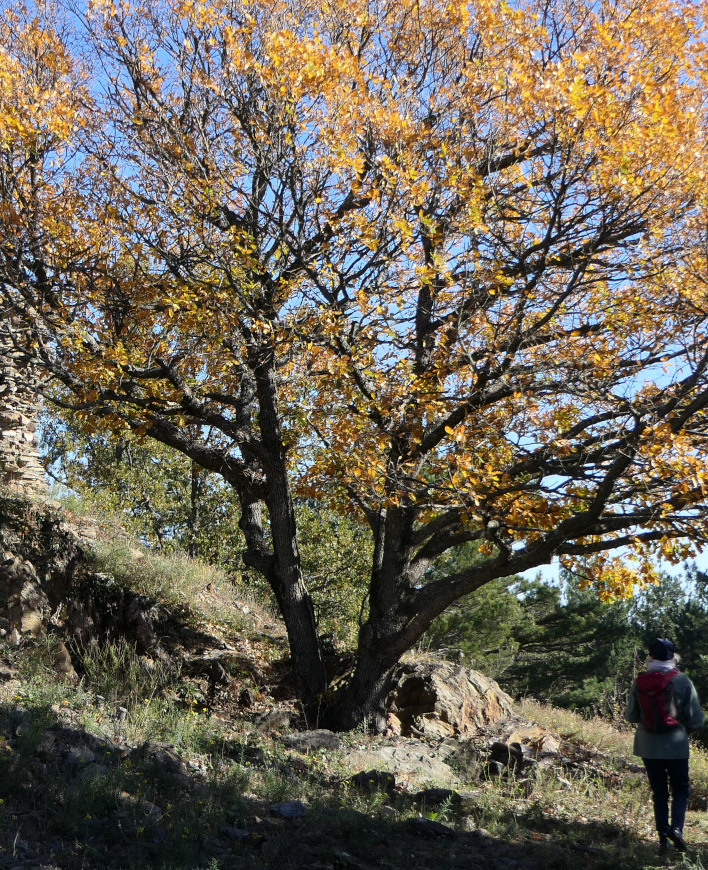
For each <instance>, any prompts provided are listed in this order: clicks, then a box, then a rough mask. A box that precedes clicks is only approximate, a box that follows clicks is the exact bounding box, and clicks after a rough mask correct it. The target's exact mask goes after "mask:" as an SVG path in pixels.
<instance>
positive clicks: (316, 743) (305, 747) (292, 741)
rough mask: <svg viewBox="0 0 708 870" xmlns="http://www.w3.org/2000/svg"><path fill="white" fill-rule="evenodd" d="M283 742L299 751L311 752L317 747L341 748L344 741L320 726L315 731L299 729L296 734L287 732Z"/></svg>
mask: <svg viewBox="0 0 708 870" xmlns="http://www.w3.org/2000/svg"><path fill="white" fill-rule="evenodd" d="M283 743H284V744H285V745H286V746H287V747H288V748H289V749H295V750H296V751H297V752H303V753H304V752H311V751H312V750H317V749H341V748H342V741H341V739H340V738H339V737H338V736H337V735H336V734H334V733H333V732H332V731H327V730H325V729H324V728H319V729H317V730H314V731H298V732H296V733H294V734H286V735H285V736H284V737H283Z"/></svg>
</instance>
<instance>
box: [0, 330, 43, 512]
mask: <svg viewBox="0 0 708 870" xmlns="http://www.w3.org/2000/svg"><path fill="white" fill-rule="evenodd" d="M23 332H24V330H23V327H22V325H21V321H20V320H19V319H18V318H16V317H13V316H11V315H10V316H7V315H5V316H4V317H3V319H2V322H0V484H2V485H4V486H6V487H8V488H9V489H10V490H12V491H13V492H16V493H18V494H22V495H28V496H34V495H36V496H45V495H46V494H47V493H48V485H47V477H46V474H45V471H44V468H43V467H42V464H41V462H40V458H39V437H38V434H37V430H38V423H37V418H38V412H39V400H38V392H37V384H38V374H37V372H36V371H35V370H34V367H33V366H32V364H31V362H29V361H28V359H27V355H26V353H25V352H24V351H23V350H22V344H23V339H24V335H23Z"/></svg>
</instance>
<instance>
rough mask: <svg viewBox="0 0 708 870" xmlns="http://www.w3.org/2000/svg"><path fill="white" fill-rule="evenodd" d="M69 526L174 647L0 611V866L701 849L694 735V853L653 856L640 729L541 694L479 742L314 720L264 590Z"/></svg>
mask: <svg viewBox="0 0 708 870" xmlns="http://www.w3.org/2000/svg"><path fill="white" fill-rule="evenodd" d="M74 525H78V526H81V527H82V528H83V532H82V534H83V537H84V540H89V539H90V540H91V541H92V544H91V546H92V550H93V557H92V558H93V559H94V566H93V567H94V569H95V575H93V576H94V580H95V578H99V579H98V580H95V582H96V583H103V584H104V585H105V587H106V588H108V589H113V588H114V586H117V587H119V588H120V589H121V590H123V591H122V592H121V594H120V595H119V596H118V598H119V599H120V600H121V601H131V600H137V601H139V602H140V607H141V608H143V612H144V613H147V614H149V615H150V617H151V622H150V625H152V626H153V628H155V627H157V628H156V630H157V631H158V633H159V640H160V643H159V645H158V646H157V647H156V650H157V651H156V652H155V653H154V654H152V655H145V654H143V655H140V654H139V652H138V649H139V643H136V642H135V641H134V640H133V641H128V640H126V639H125V638H124V637H121V636H120V635H116V636H112V635H111V634H110V632H104V635H103V636H102V637H101V639H100V640H98V641H95V640H94V641H90V640H89V641H87V642H86V643H84V644H83V645H80V644H77V643H75V642H72V641H71V640H70V639H69V638H68V637H67V636H64V637H63V639H59V637H58V635H53V634H52V630H51V626H50V632H49V634H48V636H46V637H45V636H40V637H38V638H33V639H30V637H29V636H25V637H24V638H22V639H19V640H18V638H16V637H15V636H14V635H13V632H12V630H11V626H10V624H9V623H8V622H7V621H6V622H5V623H2V624H1V625H0V633H1V634H2V640H1V641H0V867H4V868H20V867H31V868H44V870H57V868H61V870H73V868H77V870H78V868H121V870H123V868H125V870H129V868H142V867H156V868H175V870H176V868H190V870H191V868H193V870H196V868H204V870H207V868H208V870H216V868H237V870H238V868H244V870H245V868H261V867H263V868H273V870H276V868H277V870H281V868H293V870H295V868H298V870H299V868H304V870H308V868H309V870H324V868H332V870H334V868H355V870H357V868H358V870H369V868H388V870H404V868H405V870H418V868H420V870H423V868H426V870H427V868H430V867H436V868H441V870H442V868H449V870H458V868H459V870H463V868H464V870H471V868H476V867H480V868H490V870H497V868H498V870H541V868H549V870H552V868H557V870H561V868H566V867H573V868H576V867H578V866H582V867H584V866H588V867H593V868H607V870H610V868H613V870H616V868H619V870H630V868H632V870H635V868H641V867H644V868H653V867H657V868H658V867H682V868H684V870H685V868H691V867H692V868H695V870H699V868H702V867H703V866H704V865H705V863H706V858H708V814H707V813H706V808H707V807H708V760H707V759H706V756H705V755H704V754H703V753H702V752H701V751H700V750H699V749H696V751H695V753H694V758H693V767H692V769H693V779H694V786H695V788H694V794H693V798H692V807H691V809H690V811H689V824H690V826H689V827H688V829H687V831H686V835H687V839H688V840H689V841H690V842H691V843H692V844H693V845H694V847H695V848H694V851H693V852H692V853H691V855H690V856H689V857H688V859H684V858H681V856H678V855H676V854H669V855H668V856H667V857H665V858H664V857H661V856H659V854H658V852H657V850H656V845H655V842H654V837H653V831H652V827H653V825H652V818H651V809H650V802H649V795H648V790H647V787H646V784H645V781H644V775H643V773H642V771H641V768H639V767H638V766H637V765H636V763H635V762H636V759H633V758H632V757H631V755H630V744H631V735H630V734H629V732H627V731H618V730H615V729H613V728H612V727H611V726H609V725H608V724H606V723H603V722H599V721H594V722H586V721H583V720H581V719H579V718H578V717H575V716H573V715H572V714H568V713H566V712H563V711H559V710H553V709H548V708H544V707H542V706H540V705H537V704H533V703H532V702H527V703H525V704H519V705H516V708H515V710H514V712H513V715H512V716H511V717H507V718H506V719H505V720H504V721H501V722H497V723H495V724H494V725H489V726H488V727H486V728H482V729H480V730H479V731H478V732H477V733H476V734H474V735H473V736H471V737H470V738H469V739H465V740H461V739H451V738H447V739H439V740H412V739H404V738H400V737H399V738H396V737H384V738H373V737H370V736H368V735H366V734H364V733H352V734H347V735H332V734H329V733H323V732H318V731H315V732H314V733H313V732H307V733H305V734H304V735H303V733H302V729H304V728H306V726H307V724H309V725H310V726H311V727H313V726H316V724H317V723H304V722H303V721H302V720H301V718H300V717H299V714H298V708H297V704H296V702H295V699H294V696H293V691H292V685H291V681H290V675H289V668H288V661H287V645H286V643H285V639H284V635H283V633H282V630H281V628H280V626H279V624H278V621H277V619H276V618H275V617H274V616H273V615H272V614H271V613H270V612H269V611H268V609H267V608H266V607H263V606H262V605H261V604H259V602H257V601H254V600H253V599H252V598H249V597H248V594H247V591H246V590H243V589H239V588H236V587H235V586H234V585H233V583H231V582H230V581H229V580H227V579H226V578H225V577H223V576H221V575H220V574H219V573H218V572H216V571H214V570H213V569H210V568H208V567H205V566H203V565H200V564H198V563H195V562H192V561H190V560H187V559H184V558H182V557H172V558H170V559H160V558H156V557H154V556H152V555H150V554H149V553H146V552H144V551H141V550H140V549H139V548H138V547H137V546H136V545H135V544H134V543H132V542H130V541H127V540H126V539H125V538H124V537H123V536H121V535H117V536H116V534H115V532H114V531H112V530H110V529H105V528H102V525H101V524H100V523H95V522H94V523H89V522H86V521H80V520H76V521H75V523H74ZM111 600H114V599H111ZM55 621H57V617H56V616H55ZM530 723H531V724H533V723H535V725H536V726H537V727H536V730H535V731H534V732H530V731H529V725H530ZM520 729H521V730H523V729H526V730H525V731H524V732H523V733H524V734H525V735H526V737H524V738H523V739H524V740H527V741H528V744H529V746H531V748H532V749H533V745H535V747H536V749H535V750H534V751H532V752H529V753H527V754H525V755H523V757H522V756H521V755H519V756H518V757H517V756H515V754H514V753H515V751H516V750H514V749H513V748H512V749H509V746H510V744H511V745H512V747H513V743H514V738H513V737H512V736H511V734H512V732H514V731H515V733H516V734H517V735H518V734H519V733H521V732H520ZM533 735H535V736H533ZM534 741H536V742H535V744H534ZM505 747H506V749H505ZM505 752H506V755H505Z"/></svg>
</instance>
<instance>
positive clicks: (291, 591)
mask: <svg viewBox="0 0 708 870" xmlns="http://www.w3.org/2000/svg"><path fill="white" fill-rule="evenodd" d="M263 356H264V358H262V359H260V360H259V361H258V362H257V364H256V365H254V367H253V371H254V374H255V379H256V391H257V395H258V408H259V414H258V425H259V428H260V432H261V440H262V443H263V446H264V448H265V451H266V454H265V455H266V458H265V463H264V464H265V471H266V476H267V478H268V487H267V493H266V499H265V500H266V506H267V508H268V515H269V519H270V533H271V537H272V546H273V559H272V562H271V566H270V570H269V571H268V573H267V575H266V576H267V579H268V582H269V583H270V586H271V588H272V589H273V592H274V593H275V596H276V598H277V600H278V606H279V607H280V612H281V614H282V616H283V621H284V622H285V628H286V631H287V633H288V641H289V643H290V652H291V655H292V662H293V670H294V673H295V684H296V689H297V694H298V698H299V699H300V701H301V703H302V705H303V708H304V711H305V715H306V717H307V719H308V720H309V724H310V725H312V726H315V725H316V724H317V720H318V717H319V712H320V705H321V704H322V701H323V699H324V695H325V692H326V691H327V676H326V672H325V667H324V661H323V658H322V649H321V646H320V640H319V636H318V633H317V623H316V620H315V609H314V606H313V604H312V599H311V597H310V595H309V593H308V591H307V588H306V587H305V583H304V581H303V577H302V569H301V564H300V550H299V547H298V536H297V523H296V520H295V509H294V506H293V498H292V492H291V490H290V479H289V476H288V468H287V459H286V448H285V445H284V443H283V436H282V430H281V426H280V413H279V410H278V392H277V375H276V371H275V367H274V364H273V359H274V356H273V353H272V350H270V349H266V351H265V353H264V355H263Z"/></svg>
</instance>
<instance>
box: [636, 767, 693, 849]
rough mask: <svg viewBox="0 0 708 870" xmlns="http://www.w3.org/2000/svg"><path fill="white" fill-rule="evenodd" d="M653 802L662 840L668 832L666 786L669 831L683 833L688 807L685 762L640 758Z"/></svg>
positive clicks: (657, 828) (657, 826) (657, 827)
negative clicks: (673, 829) (670, 828)
mask: <svg viewBox="0 0 708 870" xmlns="http://www.w3.org/2000/svg"><path fill="white" fill-rule="evenodd" d="M642 761H643V762H644V767H645V768H646V771H647V777H648V778H649V785H650V786H651V793H652V796H653V798H654V819H655V821H656V830H657V831H658V832H659V836H660V837H661V838H662V839H663V838H664V837H665V835H666V831H667V830H668V828H669V786H670V787H671V827H672V828H676V829H677V830H679V831H682V830H683V823H684V819H685V818H686V807H687V806H688V791H689V785H688V759H687V758H643V759H642Z"/></svg>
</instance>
